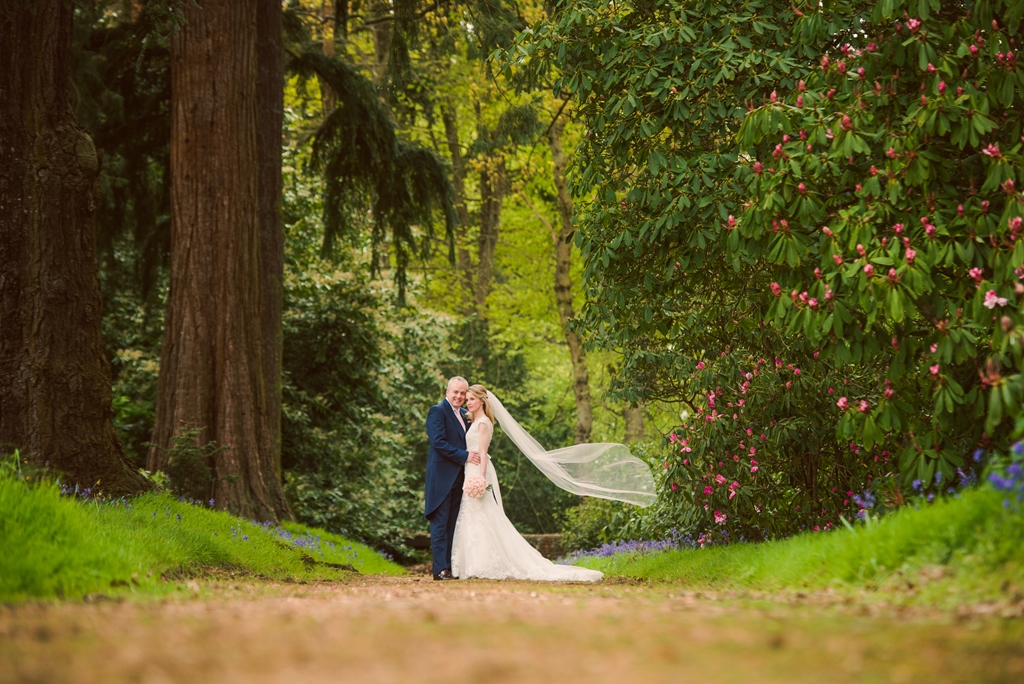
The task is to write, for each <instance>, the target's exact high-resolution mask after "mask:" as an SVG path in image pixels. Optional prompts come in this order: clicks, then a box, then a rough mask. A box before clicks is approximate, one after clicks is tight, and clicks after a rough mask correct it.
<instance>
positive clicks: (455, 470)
mask: <svg viewBox="0 0 1024 684" xmlns="http://www.w3.org/2000/svg"><path fill="white" fill-rule="evenodd" d="M460 415H461V412H460ZM427 439H428V440H430V451H429V452H428V453H427V485H426V497H425V506H424V511H423V512H424V515H425V516H426V518H427V520H429V521H430V548H431V551H432V552H433V556H434V574H435V575H436V574H438V573H439V572H441V571H442V570H451V567H452V541H453V540H454V539H455V521H456V519H457V518H458V517H459V508H460V507H461V506H462V483H463V482H464V481H465V471H464V467H465V465H466V459H467V458H469V452H468V451H466V428H465V427H464V426H463V425H461V424H460V423H459V420H458V419H457V418H456V417H455V412H454V411H453V409H452V405H451V404H449V403H448V400H447V399H444V400H442V401H441V403H440V404H437V405H436V406H431V407H430V410H429V411H427Z"/></svg>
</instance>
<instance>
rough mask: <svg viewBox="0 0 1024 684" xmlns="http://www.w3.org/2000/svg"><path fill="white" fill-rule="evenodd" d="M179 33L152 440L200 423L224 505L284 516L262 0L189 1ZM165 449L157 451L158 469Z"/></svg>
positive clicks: (249, 513)
mask: <svg viewBox="0 0 1024 684" xmlns="http://www.w3.org/2000/svg"><path fill="white" fill-rule="evenodd" d="M185 7H186V10H185V14H186V20H187V24H186V25H185V27H184V28H183V29H182V30H181V31H179V32H178V33H177V34H176V35H175V36H174V37H173V38H172V41H171V104H172V114H171V274H170V292H169V295H168V303H167V314H166V320H165V328H164V337H163V348H162V353H161V359H160V379H159V385H158V389H157V410H156V423H155V426H154V435H153V441H154V443H155V444H156V445H157V446H158V447H162V448H167V447H168V446H169V445H170V444H171V443H172V439H173V436H174V434H175V432H176V431H177V430H179V429H180V427H182V426H190V427H195V428H200V429H201V430H202V431H201V433H200V437H199V440H200V443H207V442H210V441H213V442H216V443H217V444H218V445H219V446H221V447H226V449H221V450H220V451H218V452H217V454H216V456H215V457H214V459H213V460H214V463H213V466H214V468H213V471H214V472H213V474H214V498H215V499H216V502H217V506H218V507H220V508H226V509H228V510H230V511H232V512H233V513H236V514H238V515H243V516H246V517H251V518H256V519H258V520H276V519H277V518H278V515H279V514H283V513H285V512H284V511H279V510H277V508H276V507H275V503H276V502H278V501H281V500H282V499H283V497H282V495H281V493H280V492H279V491H278V490H279V489H280V483H279V482H278V479H277V477H276V473H275V472H274V470H273V469H270V470H269V471H268V470H267V469H266V468H267V463H268V462H269V461H271V460H272V456H271V454H272V447H271V444H272V439H273V438H272V430H271V427H270V420H269V416H268V411H267V395H268V392H267V388H266V383H265V380H264V373H265V368H264V365H263V336H262V326H263V320H264V318H263V316H264V311H263V290H262V287H263V279H262V275H263V272H262V269H261V260H262V256H261V246H260V222H259V207H260V203H259V196H258V188H259V171H258V170H259V168H260V163H261V158H260V155H259V154H258V152H257V149H258V148H257V138H258V136H257V121H258V114H257V105H256V86H257V71H258V64H257V58H256V36H257V11H256V10H257V0H205V1H204V2H203V3H202V9H199V8H198V7H195V6H192V5H191V4H186V6H185ZM165 461H166V454H165V452H163V451H162V450H160V449H153V450H152V451H151V452H150V468H151V469H155V468H160V467H162V466H164V465H165Z"/></svg>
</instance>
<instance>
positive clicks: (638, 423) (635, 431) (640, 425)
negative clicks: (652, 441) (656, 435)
mask: <svg viewBox="0 0 1024 684" xmlns="http://www.w3.org/2000/svg"><path fill="white" fill-rule="evenodd" d="M622 414H623V417H624V418H625V419H626V442H627V443H629V442H639V441H640V440H642V439H643V438H644V434H645V433H646V432H647V429H646V427H645V425H644V411H643V409H642V408H640V407H639V406H629V405H628V404H627V405H626V407H625V408H624V409H623V410H622Z"/></svg>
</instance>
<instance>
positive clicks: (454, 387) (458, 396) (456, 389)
mask: <svg viewBox="0 0 1024 684" xmlns="http://www.w3.org/2000/svg"><path fill="white" fill-rule="evenodd" d="M468 391H469V385H467V384H466V383H464V382H455V383H452V384H451V385H450V386H449V387H448V392H446V393H445V395H444V396H445V397H447V399H448V403H449V404H451V405H452V406H453V407H455V408H461V407H462V405H463V404H465V403H466V392H468Z"/></svg>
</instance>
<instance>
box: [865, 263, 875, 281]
mask: <svg viewBox="0 0 1024 684" xmlns="http://www.w3.org/2000/svg"><path fill="white" fill-rule="evenodd" d="M864 273H865V274H866V275H867V277H868V278H870V277H871V276H873V275H874V274H875V267H874V266H872V265H871V264H867V265H865V266H864Z"/></svg>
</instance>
